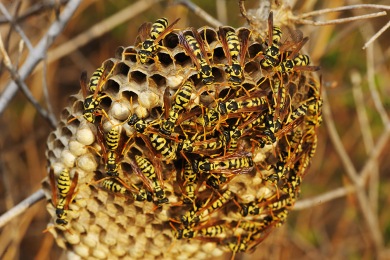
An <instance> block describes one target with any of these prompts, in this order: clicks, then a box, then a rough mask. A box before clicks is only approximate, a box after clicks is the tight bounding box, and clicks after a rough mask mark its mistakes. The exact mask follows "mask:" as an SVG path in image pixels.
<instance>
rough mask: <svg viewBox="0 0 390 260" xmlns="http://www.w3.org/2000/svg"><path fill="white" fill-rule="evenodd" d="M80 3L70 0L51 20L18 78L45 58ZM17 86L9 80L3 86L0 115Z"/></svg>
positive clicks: (22, 76) (0, 97)
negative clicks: (54, 19) (53, 19)
mask: <svg viewBox="0 0 390 260" xmlns="http://www.w3.org/2000/svg"><path fill="white" fill-rule="evenodd" d="M79 5H80V0H70V1H69V3H68V4H67V6H66V7H65V8H64V10H63V12H62V13H61V15H60V16H59V18H58V19H57V20H56V21H54V22H53V24H52V25H51V26H50V28H49V30H48V32H47V33H46V35H45V36H44V37H43V38H42V39H41V40H40V41H39V43H38V44H37V46H36V47H35V48H34V49H33V50H32V51H31V52H30V53H29V56H28V57H27V59H26V60H25V62H24V64H23V66H22V67H21V68H20V70H19V71H18V74H19V75H20V79H21V80H22V81H24V80H25V79H26V78H27V77H28V76H29V75H30V73H31V72H32V71H33V70H34V68H35V67H36V66H37V64H38V63H39V62H40V61H41V60H42V59H44V58H45V56H46V52H47V49H48V48H49V47H50V46H51V45H52V44H53V42H54V39H55V38H56V37H57V36H58V34H60V33H61V32H62V30H63V29H64V28H65V25H66V24H67V22H68V21H69V20H70V18H72V16H73V14H74V12H75V11H76V9H77V7H78V6H79ZM17 90H18V86H17V84H16V83H15V82H10V83H8V84H7V86H6V87H5V90H4V91H3V93H2V94H1V96H0V115H1V114H2V113H3V112H4V110H5V108H6V107H7V106H8V103H9V102H10V101H11V99H12V98H13V97H14V95H15V94H16V91H17Z"/></svg>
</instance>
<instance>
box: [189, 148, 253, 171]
mask: <svg viewBox="0 0 390 260" xmlns="http://www.w3.org/2000/svg"><path fill="white" fill-rule="evenodd" d="M253 165H254V163H253V160H252V154H251V153H247V152H241V151H240V152H237V153H233V154H229V155H226V156H223V157H219V158H214V159H204V160H199V161H197V160H194V162H193V169H194V171H195V172H199V173H222V174H223V173H227V174H229V173H244V174H245V173H249V172H251V171H252V170H253Z"/></svg>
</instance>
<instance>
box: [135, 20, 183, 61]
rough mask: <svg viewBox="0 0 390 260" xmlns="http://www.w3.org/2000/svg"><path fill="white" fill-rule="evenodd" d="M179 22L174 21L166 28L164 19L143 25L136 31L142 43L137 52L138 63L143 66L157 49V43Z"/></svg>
mask: <svg viewBox="0 0 390 260" xmlns="http://www.w3.org/2000/svg"><path fill="white" fill-rule="evenodd" d="M179 20H180V18H178V19H176V20H175V21H174V22H173V23H172V24H171V25H169V26H168V20H167V19H166V18H160V19H157V20H156V21H155V22H154V23H153V24H151V23H144V24H142V25H141V27H140V28H139V29H138V35H139V37H140V39H141V41H142V43H141V49H140V50H139V51H138V57H139V61H140V62H141V63H142V64H144V63H146V62H147V61H148V60H149V59H150V58H152V57H153V56H154V55H155V53H156V52H157V50H158V48H159V45H158V44H159V42H160V41H161V40H162V39H163V38H164V37H165V36H166V35H167V34H168V33H170V32H171V31H172V30H173V29H172V28H173V26H174V25H175V24H176V23H177V22H178V21H179Z"/></svg>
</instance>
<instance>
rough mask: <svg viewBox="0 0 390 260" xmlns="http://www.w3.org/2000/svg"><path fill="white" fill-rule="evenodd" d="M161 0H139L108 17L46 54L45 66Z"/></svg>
mask: <svg viewBox="0 0 390 260" xmlns="http://www.w3.org/2000/svg"><path fill="white" fill-rule="evenodd" d="M160 1H161V0H140V1H137V2H136V3H134V4H132V5H130V6H128V7H126V8H125V9H122V10H121V11H120V12H118V13H116V14H114V15H112V16H110V17H108V18H107V19H105V20H103V21H102V22H100V23H97V24H95V25H94V26H92V27H91V28H90V29H89V30H87V31H85V32H83V33H81V34H79V35H77V36H76V37H74V38H73V39H71V40H68V41H66V42H65V43H63V44H61V45H60V46H58V47H57V48H55V49H53V50H51V51H49V52H48V54H47V57H48V58H47V64H50V63H51V62H53V61H56V60H58V59H60V58H62V57H64V56H66V55H68V54H69V53H72V52H74V51H75V50H77V49H79V48H80V47H82V46H84V45H86V44H88V43H89V42H91V41H93V40H94V39H96V38H98V37H100V36H102V35H104V34H105V33H107V32H109V31H111V30H112V29H113V28H114V27H116V26H118V25H120V24H122V23H124V22H126V21H128V20H130V19H131V18H133V17H134V16H136V15H138V14H140V13H142V12H144V11H145V10H147V9H148V8H150V7H152V6H153V5H155V4H156V3H158V2H160Z"/></svg>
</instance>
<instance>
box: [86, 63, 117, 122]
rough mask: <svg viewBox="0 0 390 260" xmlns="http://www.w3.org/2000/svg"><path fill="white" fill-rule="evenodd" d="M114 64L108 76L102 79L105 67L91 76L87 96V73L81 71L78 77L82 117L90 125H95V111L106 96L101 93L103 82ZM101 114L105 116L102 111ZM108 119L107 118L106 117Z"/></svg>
mask: <svg viewBox="0 0 390 260" xmlns="http://www.w3.org/2000/svg"><path fill="white" fill-rule="evenodd" d="M115 66H116V64H114V65H113V66H112V68H111V70H110V71H109V72H108V75H107V76H105V77H103V74H104V71H105V70H106V69H107V67H106V65H102V66H101V67H99V68H98V69H97V70H96V71H95V72H94V73H93V74H92V77H91V79H90V81H89V85H88V86H89V87H88V88H89V91H90V92H91V93H92V94H91V95H87V92H88V91H87V72H86V71H83V72H82V73H81V76H80V85H81V90H82V93H83V96H84V98H85V100H84V104H83V106H84V112H83V117H84V118H85V120H87V121H88V122H90V123H95V119H96V114H97V110H98V109H99V106H100V103H101V101H102V100H103V98H105V97H106V96H107V95H104V94H102V93H101V90H102V86H103V84H104V82H105V81H106V80H107V79H108V77H109V76H110V75H111V73H112V72H113V70H114V68H115ZM101 111H102V113H103V114H104V115H105V116H107V114H106V113H105V111H104V110H101ZM107 117H108V116H107Z"/></svg>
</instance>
